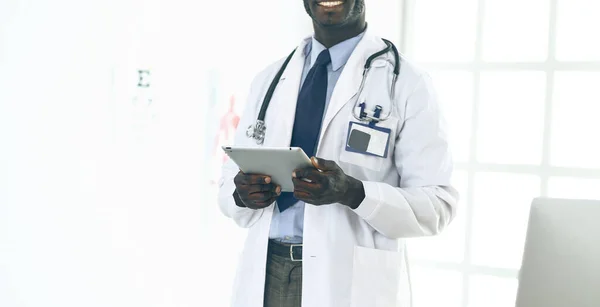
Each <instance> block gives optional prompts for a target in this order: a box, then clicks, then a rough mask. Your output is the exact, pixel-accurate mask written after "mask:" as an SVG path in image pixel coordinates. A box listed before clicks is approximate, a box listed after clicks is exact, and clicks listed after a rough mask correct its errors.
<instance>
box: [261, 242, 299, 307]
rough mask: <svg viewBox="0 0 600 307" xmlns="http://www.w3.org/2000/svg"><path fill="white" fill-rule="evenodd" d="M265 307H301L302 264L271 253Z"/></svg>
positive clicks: (266, 282)
mask: <svg viewBox="0 0 600 307" xmlns="http://www.w3.org/2000/svg"><path fill="white" fill-rule="evenodd" d="M266 273H267V275H266V278H265V300H264V302H265V304H264V307H300V306H301V304H302V262H294V261H291V260H290V259H289V258H288V259H286V258H284V257H280V256H277V255H273V254H271V253H269V255H268V256H267V272H266Z"/></svg>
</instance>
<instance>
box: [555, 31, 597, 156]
mask: <svg viewBox="0 0 600 307" xmlns="http://www.w3.org/2000/svg"><path fill="white" fill-rule="evenodd" d="M590 39H591V38H590ZM598 86H600V73H598V72H557V73H556V76H555V84H554V105H553V116H552V130H551V132H552V135H551V136H552V140H551V150H552V151H551V154H550V160H551V163H552V165H555V166H564V167H582V168H600V158H599V157H600V141H598V140H599V137H598V133H599V132H600V120H599V115H600V91H598Z"/></svg>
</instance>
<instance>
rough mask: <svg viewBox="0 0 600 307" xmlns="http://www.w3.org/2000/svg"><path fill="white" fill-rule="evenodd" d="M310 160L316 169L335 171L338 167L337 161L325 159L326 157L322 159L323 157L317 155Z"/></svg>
mask: <svg viewBox="0 0 600 307" xmlns="http://www.w3.org/2000/svg"><path fill="white" fill-rule="evenodd" d="M310 161H311V162H312V164H313V166H314V167H315V168H316V169H319V170H322V171H334V170H336V169H337V168H338V165H337V163H335V162H334V161H331V160H325V159H321V158H317V157H312V158H311V159H310Z"/></svg>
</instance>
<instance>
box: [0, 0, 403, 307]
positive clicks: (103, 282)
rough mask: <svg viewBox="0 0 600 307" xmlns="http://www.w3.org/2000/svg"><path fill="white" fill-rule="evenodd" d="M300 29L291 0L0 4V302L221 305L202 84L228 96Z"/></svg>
mask: <svg viewBox="0 0 600 307" xmlns="http://www.w3.org/2000/svg"><path fill="white" fill-rule="evenodd" d="M373 7H374V8H373V9H372V10H373V11H376V10H377V8H376V6H375V3H374V4H373ZM378 11H379V12H385V13H387V14H389V12H387V11H386V10H385V9H381V8H380V9H379V10H378ZM272 12H275V13H272ZM378 16H380V15H378ZM388 20H389V19H388ZM377 23H378V21H373V22H372V24H377ZM232 25H233V26H232ZM382 25H383V24H382ZM382 25H379V27H382ZM390 29H391V28H390ZM310 31H311V26H310V20H309V19H308V17H307V16H306V15H305V12H304V9H303V7H302V2H301V1H299V0H296V1H278V0H264V1H242V0H235V1H234V0H232V1H213V2H210V4H208V3H207V2H205V1H185V0H177V1H160V0H147V1H143V0H126V1H123V0H112V1H76V0H55V1H44V0H30V1H22V0H3V1H2V2H0V306H2V307H17V306H18V307H25V306H26V307H54V306H56V307H80V306H86V307H94V306H111V307H119V306H123V307H125V306H127V307H130V306H207V305H208V303H207V302H210V306H225V305H226V304H227V302H228V300H229V298H228V297H227V295H228V294H229V293H230V287H231V283H232V278H233V274H234V269H235V266H236V261H237V255H238V254H237V253H238V250H239V248H238V247H239V243H240V241H241V240H242V239H243V236H244V231H243V230H240V229H237V228H236V227H235V226H234V225H233V223H232V222H231V221H230V220H228V219H226V218H224V217H223V216H222V215H221V214H220V212H219V211H218V208H217V206H216V200H215V192H216V191H215V189H214V186H210V185H208V184H207V180H206V179H207V178H206V177H208V175H210V174H209V170H207V169H206V166H207V165H208V164H211V163H212V160H209V159H211V157H207V156H205V155H206V152H207V150H206V148H205V147H206V144H209V143H211V142H212V137H213V136H212V135H208V136H207V135H206V134H205V131H206V129H207V128H210V127H211V125H212V123H206V122H205V121H206V119H207V118H210V116H212V114H207V109H206V108H205V107H206V105H207V104H208V103H209V97H211V95H209V92H208V91H209V90H210V88H209V86H210V84H209V82H217V83H216V84H214V85H215V86H216V89H217V90H216V95H215V96H214V97H213V98H214V101H215V102H216V103H217V106H216V107H215V108H214V109H211V110H212V111H215V112H217V114H215V115H214V116H215V117H218V116H219V113H218V112H223V110H224V108H225V105H226V102H227V98H228V96H229V95H232V94H234V95H236V96H237V97H238V98H241V99H240V100H241V101H242V102H241V103H239V104H238V110H240V109H241V106H242V105H243V103H244V102H243V99H245V95H246V92H247V88H248V85H249V82H250V80H251V78H252V77H253V76H254V75H255V74H256V73H257V72H258V71H259V70H261V69H262V68H263V67H264V66H265V65H267V64H268V63H270V62H272V61H274V60H275V59H277V58H280V57H284V56H285V55H287V54H288V53H289V52H290V51H291V50H292V49H293V47H294V46H295V45H296V44H297V43H298V42H299V40H300V39H301V38H302V37H303V36H305V35H307V34H310ZM140 68H141V69H151V70H152V78H151V82H152V86H151V90H150V91H149V92H148V93H147V94H148V95H152V97H153V103H152V104H151V105H150V106H143V105H134V104H133V103H132V101H133V99H134V97H136V96H140V95H142V94H143V93H142V91H140V90H138V89H137V88H136V86H135V85H136V83H137V75H136V71H137V69H140ZM214 76H216V79H215V80H213V79H211V78H212V77H214ZM211 144H212V143H211Z"/></svg>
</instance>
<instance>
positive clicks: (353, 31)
mask: <svg viewBox="0 0 600 307" xmlns="http://www.w3.org/2000/svg"><path fill="white" fill-rule="evenodd" d="M313 27H314V29H315V38H316V39H317V41H318V42H319V43H321V44H323V46H325V48H331V47H333V46H335V45H337V44H339V43H341V42H343V41H345V40H347V39H349V38H352V37H355V36H357V35H359V34H360V33H362V32H363V31H364V30H365V28H366V27H367V23H366V22H365V17H364V15H363V16H361V17H360V18H359V20H357V21H356V22H354V23H351V24H347V25H345V26H343V27H339V28H337V27H323V26H321V25H319V24H317V23H315V22H313Z"/></svg>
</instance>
